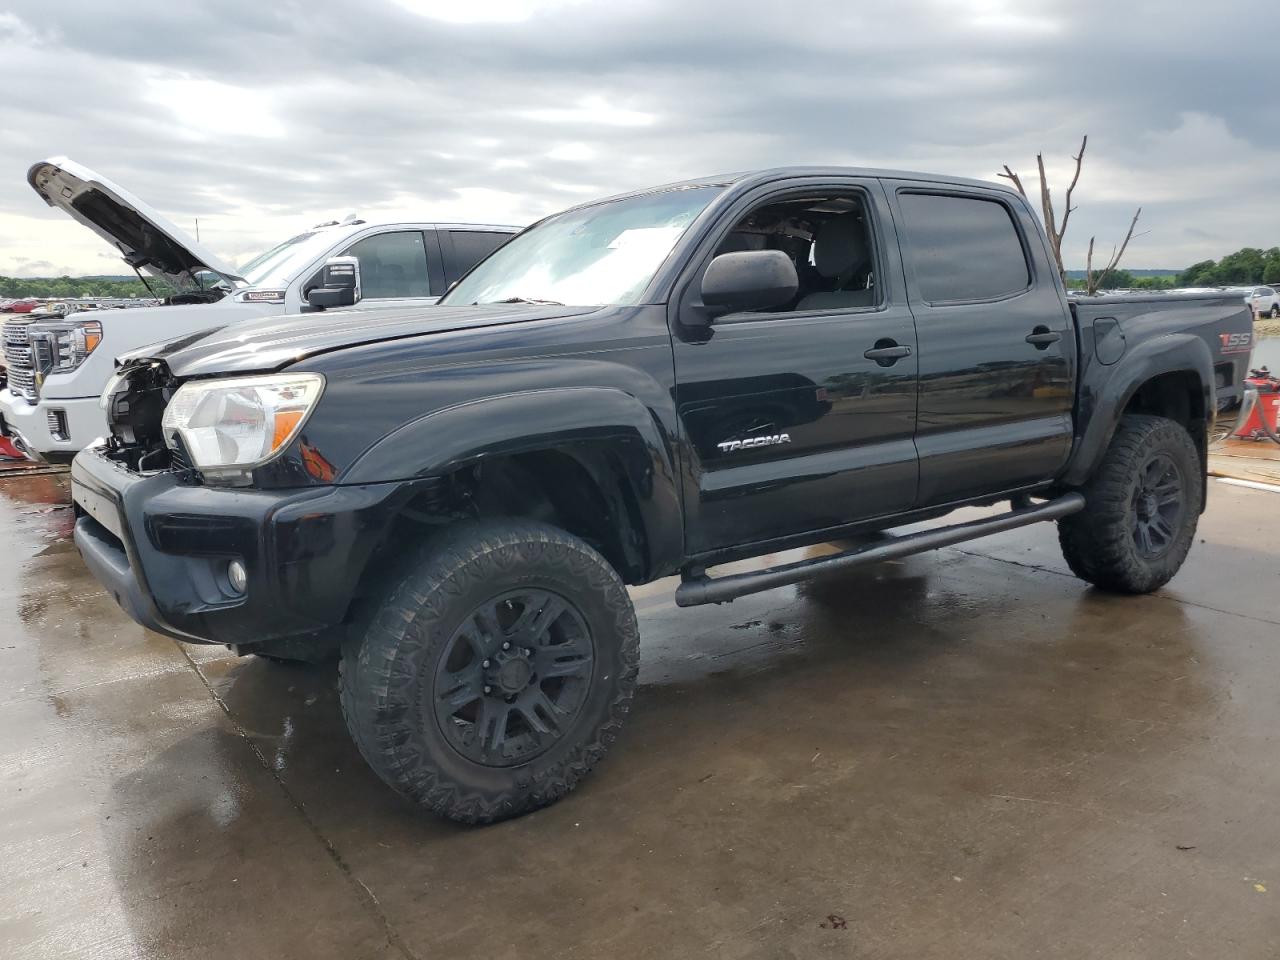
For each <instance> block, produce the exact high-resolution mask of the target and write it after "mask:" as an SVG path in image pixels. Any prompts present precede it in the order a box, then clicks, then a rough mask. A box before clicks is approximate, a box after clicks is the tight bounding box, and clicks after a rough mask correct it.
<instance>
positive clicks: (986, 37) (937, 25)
mask: <svg viewBox="0 0 1280 960" xmlns="http://www.w3.org/2000/svg"><path fill="white" fill-rule="evenodd" d="M1277 29H1278V28H1277V20H1276V16H1275V8H1274V6H1273V4H1272V3H1271V2H1263V0H1248V2H1236V0H1217V2H1214V3H1204V2H1195V3H1189V2H1186V0H1164V2H1159V3H1156V2H1137V0H1107V2H1102V0H1045V2H1039V0H1021V2H1012V0H897V2H892V0H890V2H866V0H846V2H839V0H836V2H827V0H811V2H804V0H801V2H793V3H788V2H772V3H763V2H753V0H595V2H584V0H361V2H359V3H350V2H344V3H328V2H321V0H313V2H289V0H266V2H264V0H182V2H174V0H130V2H129V3H121V4H107V3H101V2H98V0H63V2H60V3H57V4H51V3H49V2H48V0H40V2H30V0H16V2H15V0H7V2H6V3H4V4H3V6H2V7H0V91H2V92H0V274H4V275H19V276H32V275H59V274H63V273H71V274H73V275H74V274H95V273H122V272H127V271H126V268H124V265H123V264H122V263H121V262H120V260H119V258H118V257H117V256H116V255H115V254H114V252H113V251H112V249H111V248H110V247H109V246H107V245H106V244H105V243H103V241H101V240H99V239H98V238H97V237H96V236H94V235H93V234H91V233H90V232H89V231H88V230H86V229H84V228H83V227H80V226H78V225H76V224H75V223H73V222H72V221H71V220H70V219H69V218H67V217H66V216H64V215H62V214H60V213H58V212H57V211H55V210H52V209H50V208H48V207H46V206H45V205H44V204H43V202H42V201H40V200H39V199H38V198H37V197H36V196H35V194H34V193H33V192H32V191H31V189H30V188H29V187H28V186H27V184H26V178H25V174H26V169H27V167H28V166H29V165H30V164H31V163H32V162H34V161H36V160H38V159H42V158H45V157H49V156H57V155H66V156H70V157H72V158H74V159H76V160H78V161H80V162H81V163H83V164H86V165H88V166H89V167H92V168H93V169H95V170H97V171H98V172H99V173H101V174H103V175H104V176H107V177H109V178H111V179H112V180H114V181H115V182H116V183H118V184H121V185H122V186H124V187H125V188H126V189H129V190H131V191H132V192H133V193H135V194H137V195H138V196H140V197H142V198H143V199H144V200H146V201H147V202H148V203H150V204H152V205H153V206H154V207H156V208H158V209H159V210H161V211H162V212H163V213H165V214H166V215H168V216H169V217H170V219H172V220H173V221H175V222H176V223H178V224H180V225H183V226H188V227H189V225H190V224H192V223H193V222H194V220H195V219H196V218H199V221H200V231H201V238H202V240H204V241H205V243H207V244H208V245H210V246H211V247H212V248H213V249H214V250H216V251H217V252H219V253H221V254H223V255H224V256H225V257H226V258H227V259H229V260H231V261H232V262H243V261H244V260H246V259H248V258H249V257H251V256H253V255H254V254H256V253H258V252H259V251H260V250H262V249H264V248H266V247H267V246H269V245H271V244H273V243H275V242H277V241H279V240H281V239H284V238H285V237H286V236H289V235H291V234H292V233H293V232H296V231H298V230H300V229H302V228H305V227H307V226H310V225H311V224H313V223H315V222H317V221H320V220H324V219H331V218H333V217H334V216H342V215H344V214H346V213H348V212H351V211H358V212H360V213H361V214H363V215H366V216H368V215H378V214H383V213H386V214H392V213H399V212H401V211H403V212H404V213H406V214H410V215H413V216H420V217H422V218H424V219H451V220H464V221H482V222H500V223H526V222H528V221H530V220H532V219H534V218H536V217H538V216H540V215H543V214H546V213H549V212H552V211H555V210H557V209H560V208H562V207H565V206H568V205H570V204H573V203H576V202H578V201H581V200H584V199H589V198H591V197H593V196H597V195H603V194H608V193H616V192H619V191H621V190H625V189H629V188H633V187H641V186H646V185H650V184H655V183H662V182H666V181H670V180H676V179H682V178H685V177H691V176H697V175H701V174H706V173H714V172H723V171H727V170H742V169H749V168H755V167H762V166H772V165H778V164H789V163H841V164H856V165H867V166H885V167H899V168H906V169H917V170H932V171H938V172H945V173H955V174H963V175H969V176H977V177H984V178H994V176H995V174H996V173H997V172H998V171H999V170H1000V167H1001V165H1002V164H1003V163H1006V162H1008V163H1010V164H1011V165H1012V166H1013V167H1014V168H1015V169H1017V170H1019V171H1020V172H1021V173H1022V174H1023V175H1024V178H1026V179H1028V180H1031V179H1032V178H1033V174H1034V170H1035V154H1036V151H1037V150H1039V149H1043V150H1044V151H1045V152H1046V155H1047V160H1048V162H1049V168H1050V172H1051V174H1054V175H1056V178H1057V179H1058V180H1059V181H1062V180H1064V179H1065V178H1066V176H1067V174H1068V173H1069V168H1070V154H1071V153H1072V152H1073V151H1074V149H1075V147H1076V145H1077V143H1078V141H1079V136H1080V134H1082V133H1088V134H1089V138H1090V139H1089V154H1088V156H1087V158H1086V159H1087V162H1086V166H1085V171H1084V175H1083V177H1082V180H1081V184H1080V186H1079V188H1078V189H1077V198H1078V201H1079V206H1080V209H1079V211H1078V212H1077V213H1076V215H1075V217H1074V218H1073V220H1072V227H1071V231H1070V233H1069V234H1068V237H1067V242H1066V251H1065V252H1066V255H1067V256H1066V259H1067V262H1068V266H1073V267H1079V266H1083V262H1084V252H1085V247H1086V245H1087V243H1088V238H1089V236H1090V234H1092V233H1096V234H1097V235H1098V240H1099V243H1100V244H1102V245H1105V246H1109V245H1110V244H1111V243H1112V242H1113V241H1114V240H1115V239H1116V238H1118V236H1119V235H1120V234H1122V233H1123V231H1124V227H1125V225H1126V223H1127V221H1128V218H1129V216H1130V215H1131V214H1132V211H1133V208H1134V207H1135V206H1137V205H1141V206H1142V207H1143V210H1144V213H1143V219H1142V229H1143V230H1145V231H1147V232H1146V234H1145V235H1144V236H1142V237H1141V238H1140V239H1139V240H1138V241H1136V242H1135V244H1134V245H1133V247H1132V248H1131V250H1132V253H1131V255H1130V256H1129V257H1128V258H1127V261H1126V262H1127V265H1128V266H1132V267H1145V266H1151V267H1181V266H1185V265H1186V264H1188V263H1191V262H1193V261H1196V260H1200V259H1204V258H1207V257H1215V258H1216V257H1218V256H1220V255H1221V254H1223V253H1227V252H1229V251H1231V250H1234V249H1237V248H1239V247H1241V246H1245V245H1254V246H1262V247H1269V246H1273V245H1276V244H1280V169H1278V168H1280V164H1278V162H1277V161H1280V96H1277V94H1276V90H1277V87H1278V86H1280V74H1278V73H1277V72H1276V66H1275V64H1276V63H1277V60H1278V59H1280V33H1277Z"/></svg>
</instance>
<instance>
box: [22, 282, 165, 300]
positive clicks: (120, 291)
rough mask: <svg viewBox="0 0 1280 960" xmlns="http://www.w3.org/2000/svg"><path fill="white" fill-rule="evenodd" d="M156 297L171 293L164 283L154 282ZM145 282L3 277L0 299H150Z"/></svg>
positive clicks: (152, 284) (152, 283)
mask: <svg viewBox="0 0 1280 960" xmlns="http://www.w3.org/2000/svg"><path fill="white" fill-rule="evenodd" d="M151 286H152V287H154V288H155V290H156V296H164V295H165V293H166V292H167V291H166V290H165V289H164V284H163V283H161V282H159V281H156V280H152V281H151ZM150 296H151V294H150V293H148V292H147V288H146V286H145V285H144V284H143V283H142V281H141V280H136V279H135V280H112V279H109V278H104V277H0V298H9V297H12V298H22V297H41V298H49V297H53V298H67V299H70V298H72V297H150Z"/></svg>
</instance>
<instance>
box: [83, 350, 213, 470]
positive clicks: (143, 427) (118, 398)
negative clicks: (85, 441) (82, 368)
mask: <svg viewBox="0 0 1280 960" xmlns="http://www.w3.org/2000/svg"><path fill="white" fill-rule="evenodd" d="M180 386H182V381H181V380H178V379H176V378H175V377H174V376H173V375H172V374H171V373H170V372H169V368H168V367H167V366H166V365H165V364H164V362H163V361H160V360H134V361H131V362H129V363H128V364H127V365H125V366H123V367H121V368H120V369H119V370H118V371H117V372H116V374H115V375H114V376H113V377H112V378H111V379H110V380H109V381H107V386H106V389H104V390H103V391H102V399H101V401H100V402H101V404H102V409H103V411H104V412H105V413H106V415H107V427H108V429H109V430H110V431H111V433H110V435H109V436H108V437H107V438H106V440H105V443H104V444H103V446H102V447H100V448H99V452H100V453H101V454H102V456H104V457H106V458H107V459H108V460H111V461H113V462H114V463H117V464H119V465H120V466H122V467H124V468H125V469H127V470H129V471H131V472H133V473H156V472H160V471H164V470H189V469H190V466H191V465H190V463H189V462H187V460H186V458H185V457H184V456H183V453H182V451H181V448H180V447H179V449H177V450H175V449H173V448H171V447H169V446H168V444H166V443H165V439H164V432H163V429H162V426H161V423H162V420H163V418H164V409H165V407H166V406H168V404H169V401H170V400H171V399H172V398H173V395H174V393H176V392H177V390H178V387H180Z"/></svg>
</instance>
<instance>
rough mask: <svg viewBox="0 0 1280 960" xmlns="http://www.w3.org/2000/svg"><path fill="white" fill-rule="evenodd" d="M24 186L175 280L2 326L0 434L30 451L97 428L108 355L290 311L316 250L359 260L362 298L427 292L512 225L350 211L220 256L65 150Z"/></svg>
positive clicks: (66, 449) (52, 457) (318, 256)
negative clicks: (246, 257) (143, 299)
mask: <svg viewBox="0 0 1280 960" xmlns="http://www.w3.org/2000/svg"><path fill="white" fill-rule="evenodd" d="M27 179H28V181H29V182H30V184H31V186H32V188H33V189H34V190H35V191H36V193H37V194H38V195H39V196H40V197H41V198H42V199H44V200H45V201H46V202H47V203H48V204H49V205H50V206H54V207H58V208H59V209H61V210H63V211H65V212H66V213H68V214H69V215H70V216H72V217H74V218H75V219H76V220H78V221H79V222H80V223H83V224H84V225H85V226H87V227H89V228H90V229H91V230H93V231H94V232H95V233H97V234H98V235H99V236H101V237H103V238H104V239H106V240H107V241H109V242H110V243H111V244H112V245H113V246H115V247H117V248H118V249H119V250H120V252H121V253H122V254H123V256H124V260H125V262H126V263H128V264H129V265H130V266H132V267H136V268H138V269H139V270H142V271H144V272H145V273H147V274H148V275H150V276H152V277H156V278H159V279H160V280H161V281H162V282H163V283H164V285H165V286H166V287H167V288H168V289H170V290H173V291H176V292H174V293H171V294H169V295H167V296H166V297H165V298H164V300H163V303H164V305H163V306H161V307H155V308H152V309H149V310H130V311H128V312H123V311H107V312H104V313H96V312H95V313H93V314H91V315H87V314H83V313H80V314H77V313H74V312H72V313H70V314H69V316H68V317H67V318H66V319H65V320H58V321H57V322H52V323H47V322H40V323H16V324H15V323H11V324H10V325H9V326H8V327H7V328H6V330H5V333H4V346H5V359H6V361H7V363H8V366H9V387H8V389H7V390H6V391H0V433H6V434H12V435H13V436H15V437H16V438H17V440H18V442H19V445H20V446H21V447H22V448H23V449H24V450H25V451H26V453H27V455H28V456H30V457H31V458H32V459H39V460H49V461H55V462H70V460H71V458H72V457H73V456H74V455H75V452H76V451H77V450H79V449H81V448H82V447H84V446H86V445H87V444H89V443H91V442H92V441H94V440H95V439H98V438H101V437H102V436H104V435H105V433H106V426H107V425H106V419H105V417H104V416H103V412H102V409H101V408H100V407H99V406H98V396H99V395H100V394H101V393H102V388H103V386H104V385H105V384H106V382H107V380H108V379H109V378H110V377H111V374H112V371H113V359H114V358H115V357H116V356H117V355H118V354H121V353H125V352H128V351H129V350H133V349H135V348H137V347H140V346H143V345H145V344H148V343H154V342H155V341H157V340H171V339H174V338H178V339H182V338H191V337H193V336H195V335H197V334H202V333H205V332H209V331H212V330H217V329H219V328H222V327H225V326H227V325H229V324H233V323H238V322H240V321H241V320H248V319H252V318H254V317H262V316H278V315H281V314H289V313H298V312H299V311H300V310H302V309H303V308H305V307H306V306H307V303H308V295H309V294H310V293H311V291H312V290H314V289H316V288H317V287H318V285H319V282H320V272H321V268H322V267H323V266H324V264H325V261H326V260H328V259H329V258H331V257H336V256H340V255H350V256H354V257H355V258H356V259H357V261H358V262H359V263H360V267H361V270H360V276H361V282H362V283H363V294H364V295H363V299H362V300H361V304H360V306H361V308H363V309H369V308H374V307H416V306H424V305H427V304H431V303H434V302H435V301H436V298H438V297H439V296H440V294H442V293H443V292H444V290H445V288H446V287H447V286H448V285H449V284H450V283H452V282H453V281H455V280H457V279H458V278H459V277H460V276H462V274H463V273H465V272H466V270H467V269H468V268H469V267H470V266H471V265H472V264H473V263H475V262H476V261H477V260H479V259H480V258H481V257H482V256H484V255H485V254H487V253H489V252H490V251H491V250H493V249H494V248H495V247H497V246H499V245H500V244H502V243H503V242H505V241H506V240H507V238H508V237H509V236H510V235H511V234H513V233H515V232H516V228H515V227H508V226H489V225H477V224H459V223H421V222H415V221H402V220H377V221H366V220H362V219H359V218H357V217H354V216H353V217H349V218H348V219H346V220H344V221H342V222H337V221H334V222H331V223H323V224H320V225H318V226H316V227H314V228H312V229H311V230H307V231H304V232H303V233H300V234H298V235H297V236H294V237H290V238H289V239H288V240H285V241H284V242H283V243H280V244H278V245H276V246H275V247H272V248H271V249H270V250H268V251H267V252H265V253H263V254H261V255H260V256H258V257H255V258H254V259H253V260H251V261H249V262H248V263H247V264H245V265H244V266H243V267H239V268H236V267H232V266H230V265H229V264H226V263H224V262H223V261H222V260H221V259H220V258H219V257H217V256H216V255H215V254H214V253H213V252H212V251H210V250H208V249H206V248H205V247H203V246H201V245H200V244H199V243H197V242H196V240H194V239H193V238H192V237H190V236H188V235H187V234H186V233H185V232H183V231H182V230H180V229H179V228H178V227H176V226H174V225H173V224H172V223H170V222H169V221H168V220H166V219H165V218H164V217H162V216H161V215H160V214H159V213H157V212H156V211H155V210H153V209H151V208H150V207H149V206H147V205H146V204H144V203H143V202H142V201H141V200H139V199H137V198H136V197H134V196H133V195H132V194H130V193H128V192H126V191H125V190H124V189H123V188H121V187H119V186H117V185H116V184H114V183H112V182H111V181H110V180H107V179H106V178H105V177H101V176H99V175H98V174H96V173H94V172H93V171H92V170H89V169H88V168H86V167H83V166H81V165H80V164H78V163H75V162H73V161H71V160H68V159H66V158H63V157H59V158H56V159H53V160H45V161H42V162H40V163H37V164H35V165H34V166H33V167H32V168H31V170H30V172H29V173H28V175H27Z"/></svg>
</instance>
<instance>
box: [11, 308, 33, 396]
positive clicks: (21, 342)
mask: <svg viewBox="0 0 1280 960" xmlns="http://www.w3.org/2000/svg"><path fill="white" fill-rule="evenodd" d="M30 323H31V321H30V320H26V319H23V320H10V321H9V322H8V323H6V324H5V325H4V363H5V367H6V368H7V369H8V374H9V390H10V391H11V392H12V393H13V394H14V396H18V397H22V398H23V399H24V400H31V401H34V400H35V399H36V376H35V366H34V364H33V362H32V359H31V342H30V340H29V339H28V337H27V327H28V325H30Z"/></svg>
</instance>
